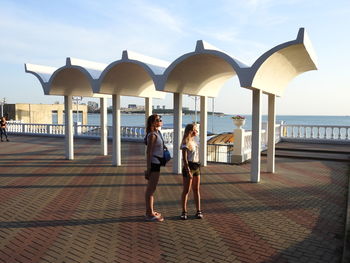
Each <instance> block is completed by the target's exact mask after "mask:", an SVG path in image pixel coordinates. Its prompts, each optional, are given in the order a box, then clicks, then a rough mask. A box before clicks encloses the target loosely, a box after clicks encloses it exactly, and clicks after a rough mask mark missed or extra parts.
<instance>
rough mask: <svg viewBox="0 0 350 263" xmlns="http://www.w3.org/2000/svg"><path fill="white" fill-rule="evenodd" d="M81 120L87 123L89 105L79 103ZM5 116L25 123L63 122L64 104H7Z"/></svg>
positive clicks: (75, 106) (84, 123)
mask: <svg viewBox="0 0 350 263" xmlns="http://www.w3.org/2000/svg"><path fill="white" fill-rule="evenodd" d="M78 111H79V115H80V116H79V122H81V123H82V124H83V125H86V124H87V105H78ZM76 112H77V104H73V119H75V118H76ZM4 116H5V117H7V119H8V120H16V121H20V122H23V123H38V124H63V123H64V104H25V103H16V104H5V105H4Z"/></svg>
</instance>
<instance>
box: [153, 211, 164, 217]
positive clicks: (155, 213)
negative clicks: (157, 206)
mask: <svg viewBox="0 0 350 263" xmlns="http://www.w3.org/2000/svg"><path fill="white" fill-rule="evenodd" d="M153 214H154V216H156V217H162V214H161V213H158V212H156V211H154V213H153Z"/></svg>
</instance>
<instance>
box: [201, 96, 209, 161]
mask: <svg viewBox="0 0 350 263" xmlns="http://www.w3.org/2000/svg"><path fill="white" fill-rule="evenodd" d="M207 108H208V100H207V97H206V96H201V115H200V127H199V128H200V135H199V136H200V145H199V160H200V162H201V164H202V166H207V123H208V113H207Z"/></svg>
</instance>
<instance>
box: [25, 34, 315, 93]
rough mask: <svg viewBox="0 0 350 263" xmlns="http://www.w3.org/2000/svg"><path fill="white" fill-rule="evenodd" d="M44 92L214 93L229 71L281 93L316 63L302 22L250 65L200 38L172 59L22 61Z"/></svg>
mask: <svg viewBox="0 0 350 263" xmlns="http://www.w3.org/2000/svg"><path fill="white" fill-rule="evenodd" d="M25 69H26V72H28V73H32V74H34V75H35V76H36V77H37V78H38V79H39V81H40V83H41V84H42V86H43V89H44V93H45V94H48V95H77V96H96V94H98V93H100V94H119V95H122V96H138V97H158V98H163V97H164V96H165V94H164V93H162V92H171V93H183V94H189V95H200V96H208V97H215V96H217V94H218V92H219V90H220V88H221V87H222V86H223V84H224V83H225V82H226V81H227V80H228V79H229V78H231V77H233V76H235V75H237V76H238V79H239V81H240V85H241V87H244V88H248V89H259V90H262V91H263V92H265V93H270V94H275V95H277V96H281V95H282V94H283V92H284V90H285V88H286V87H287V85H288V83H289V82H290V81H291V80H292V79H293V78H294V77H296V76H298V75H299V74H301V73H303V72H306V71H309V70H315V69H317V62H316V56H315V54H314V52H313V48H312V45H311V42H310V40H309V39H308V36H307V34H306V32H305V29H304V28H300V29H299V32H298V36H297V38H296V39H295V40H292V41H288V42H285V43H283V44H280V45H278V46H276V47H274V48H272V49H270V50H269V51H267V52H265V53H264V54H263V55H261V56H260V57H259V58H258V59H257V60H256V61H255V62H254V64H253V65H252V66H247V65H246V64H245V63H243V62H241V61H240V60H238V59H236V58H234V57H232V56H229V55H228V54H226V53H225V52H223V51H221V50H219V49H217V48H215V47H214V46H211V45H210V44H208V43H206V42H204V41H202V40H199V41H197V44H196V48H195V51H194V52H190V53H187V54H184V55H182V56H180V57H179V58H178V59H176V60H175V61H174V62H173V63H171V64H170V65H169V63H167V62H165V61H161V60H158V59H154V58H151V57H147V56H144V55H141V54H137V53H135V52H131V51H123V55H122V59H121V60H117V61H114V62H112V63H111V64H109V65H108V66H107V65H106V64H102V63H97V62H91V61H87V60H80V59H74V58H67V62H66V65H65V66H63V67H61V68H59V69H57V68H53V67H47V66H41V65H33V64H25Z"/></svg>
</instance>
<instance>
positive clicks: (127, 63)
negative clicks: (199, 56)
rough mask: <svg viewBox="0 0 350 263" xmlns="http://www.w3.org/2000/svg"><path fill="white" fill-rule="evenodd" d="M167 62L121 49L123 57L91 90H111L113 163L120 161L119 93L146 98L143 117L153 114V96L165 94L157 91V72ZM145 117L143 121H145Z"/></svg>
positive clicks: (113, 63)
mask: <svg viewBox="0 0 350 263" xmlns="http://www.w3.org/2000/svg"><path fill="white" fill-rule="evenodd" d="M168 65H169V63H168V62H165V61H162V60H159V59H155V58H151V57H147V56H144V55H141V54H138V53H135V52H131V51H123V55H122V59H121V60H118V61H114V62H112V63H111V64H109V65H108V67H106V68H105V69H104V71H103V72H102V74H101V76H100V78H99V81H98V85H96V87H95V89H94V91H95V92H96V93H100V94H112V104H113V153H112V162H113V165H116V166H119V165H121V135H120V96H132V97H143V98H145V117H146V119H147V118H148V116H149V115H151V114H152V98H164V97H165V93H164V92H159V91H156V85H157V83H158V81H159V80H158V79H159V76H160V75H161V74H162V73H163V72H164V70H165V68H166V67H167V66H168ZM146 119H145V123H146Z"/></svg>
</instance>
